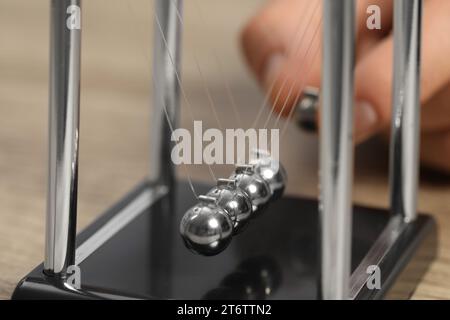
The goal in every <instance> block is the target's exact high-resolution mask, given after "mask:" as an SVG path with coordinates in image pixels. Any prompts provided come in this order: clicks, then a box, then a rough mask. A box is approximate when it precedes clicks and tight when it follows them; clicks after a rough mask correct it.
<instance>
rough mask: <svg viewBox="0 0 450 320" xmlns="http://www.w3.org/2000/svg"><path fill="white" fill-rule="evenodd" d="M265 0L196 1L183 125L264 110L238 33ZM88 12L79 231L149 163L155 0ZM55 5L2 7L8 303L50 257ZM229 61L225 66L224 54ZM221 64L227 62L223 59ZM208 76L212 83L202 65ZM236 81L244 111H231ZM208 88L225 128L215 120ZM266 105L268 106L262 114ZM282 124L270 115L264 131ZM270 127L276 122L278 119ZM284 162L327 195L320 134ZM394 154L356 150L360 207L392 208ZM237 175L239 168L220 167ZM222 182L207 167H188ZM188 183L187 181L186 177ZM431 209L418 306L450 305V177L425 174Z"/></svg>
mask: <svg viewBox="0 0 450 320" xmlns="http://www.w3.org/2000/svg"><path fill="white" fill-rule="evenodd" d="M263 2H264V1H262V0H246V1H238V0H232V1H231V0H229V1H219V0H208V1H205V0H193V1H192V2H191V1H189V2H186V7H185V16H186V18H185V23H184V50H183V62H184V63H183V64H184V65H183V88H184V90H185V92H186V96H187V98H188V100H189V103H186V101H183V107H182V117H181V126H183V127H186V128H190V127H191V126H192V118H191V113H192V115H193V117H194V119H196V120H202V121H203V125H204V127H219V128H220V127H222V128H235V127H240V126H242V127H244V128H246V127H249V126H251V125H252V123H253V121H254V119H255V116H256V114H257V113H258V111H259V110H260V108H261V107H262V105H263V103H264V96H263V93H262V92H261V91H260V89H259V88H258V86H257V84H256V83H255V81H254V79H253V78H252V76H251V75H250V73H249V72H248V69H247V67H246V66H245V64H244V63H243V60H242V57H241V54H240V51H239V46H238V35H239V30H240V28H242V26H243V24H244V23H245V21H246V20H247V19H248V18H249V17H250V16H251V15H252V14H253V13H254V12H255V11H256V10H257V9H258V8H259V7H260V5H261V4H262V3H263ZM83 4H84V8H83V54H82V56H83V65H82V93H81V141H80V178H79V179H80V180H79V201H78V204H79V214H78V230H81V229H82V228H84V227H85V226H86V225H87V224H89V223H90V222H91V221H93V219H95V218H96V217H97V216H98V215H99V214H100V213H101V212H102V211H104V210H105V209H106V208H108V207H109V206H110V205H111V204H113V203H114V202H115V201H117V200H118V199H120V197H121V196H122V195H124V194H125V193H126V192H127V191H128V190H129V189H130V188H132V187H133V186H134V185H135V184H136V183H137V182H138V181H140V180H141V179H142V178H143V177H144V176H145V175H146V174H147V170H148V167H149V163H148V158H149V157H148V153H149V151H148V150H149V149H148V145H149V120H150V118H151V95H152V92H151V91H152V90H151V60H152V53H151V41H152V34H153V27H152V17H153V1H148V0H89V1H84V3H83ZM48 17H49V1H47V0H33V1H30V0H0V298H3V299H8V298H9V297H10V296H11V293H12V291H13V290H14V287H15V285H16V284H17V282H18V281H19V280H20V279H21V277H23V276H24V275H25V274H26V273H27V272H28V271H30V270H31V269H32V268H33V267H34V266H36V265H37V264H39V263H40V262H41V261H42V260H43V252H44V220H45V199H46V175H47V166H46V156H47V109H48V48H49V37H48V35H49V20H48ZM216 57H218V59H217V58H216ZM218 60H219V62H220V63H218ZM196 61H197V62H198V64H199V65H200V68H201V70H202V74H203V78H204V79H202V77H201V76H200V73H199V71H198V69H197V63H196ZM226 83H228V84H229V87H230V91H231V92H232V94H233V97H234V99H235V101H236V104H237V106H238V108H239V109H238V112H239V115H238V116H236V115H235V114H234V113H233V112H232V108H231V103H230V99H229V97H228V95H227V90H226V89H225V88H226V85H225V84H226ZM205 84H206V85H207V88H208V90H209V91H210V92H211V96H212V97H213V102H214V105H215V107H216V110H217V114H218V118H219V122H220V123H217V120H216V118H215V117H214V116H213V113H212V112H211V110H212V109H211V105H210V101H209V100H208V96H207V92H206V89H205ZM263 107H264V106H263ZM268 117H271V115H270V113H269V110H268V108H266V107H264V110H263V114H262V117H261V121H260V123H258V124H257V125H258V126H259V127H263V126H264V121H265V120H266V119H267V118H268ZM269 119H270V121H269V127H280V128H282V127H283V126H284V125H285V122H284V120H282V121H281V122H280V123H279V124H277V125H275V121H274V117H273V116H272V117H271V118H269ZM281 158H282V161H283V163H284V164H285V166H286V168H287V170H288V173H289V185H288V190H287V191H288V193H290V194H298V195H308V196H316V195H317V137H315V136H313V135H308V134H305V133H303V132H301V131H300V130H298V129H297V128H296V127H295V126H294V125H293V124H288V127H287V130H286V134H285V135H283V136H282V141H281ZM387 158H388V154H387V152H386V147H385V146H383V144H382V143H379V142H377V141H372V142H369V143H367V144H365V145H363V146H360V147H358V148H357V151H356V165H355V166H356V168H355V186H354V200H355V201H356V202H358V203H362V204H367V205H371V206H378V207H386V206H387V202H388V201H387V199H388V182H387ZM213 170H214V175H215V176H217V177H226V176H228V175H229V173H230V170H231V169H230V167H229V166H214V167H213ZM188 171H189V174H190V175H191V176H192V177H194V178H195V179H198V180H202V181H206V182H211V183H212V181H213V180H212V177H211V175H210V174H209V172H208V170H207V169H206V168H205V167H204V166H190V167H188ZM179 174H180V176H184V175H185V174H186V172H185V171H183V170H180V172H179ZM419 205H420V209H421V211H424V212H430V213H431V214H433V215H434V217H435V218H436V219H437V221H438V224H439V230H440V233H439V239H440V248H439V256H438V259H437V260H436V261H435V262H434V263H433V265H432V266H431V268H430V270H429V271H428V273H427V274H426V275H425V277H424V279H423V282H422V283H421V284H420V285H419V287H418V288H417V291H416V293H415V294H414V297H413V298H416V299H449V298H450V233H449V229H450V181H449V178H448V177H447V178H445V177H442V176H439V175H431V174H424V175H423V176H422V179H421V189H420V197H419Z"/></svg>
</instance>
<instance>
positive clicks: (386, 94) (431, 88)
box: [355, 0, 450, 141]
mask: <svg viewBox="0 0 450 320" xmlns="http://www.w3.org/2000/svg"><path fill="white" fill-rule="evenodd" d="M449 12H450V1H447V0H430V1H427V2H425V6H424V21H423V32H422V34H423V37H422V38H423V41H422V42H423V43H422V73H421V79H420V80H421V97H420V100H421V103H422V105H425V106H426V105H427V102H428V101H429V100H430V99H431V98H432V97H433V96H434V95H435V94H437V93H438V92H439V91H440V90H442V88H443V87H444V86H446V85H447V84H448V83H449V81H450V60H449V59H448V54H449V52H450V37H448V30H450V19H448V13H449ZM392 61H393V37H392V36H390V37H387V38H385V39H383V40H382V41H381V42H380V43H379V44H378V45H377V46H376V47H375V48H373V49H372V50H371V52H370V53H368V54H367V55H365V56H364V57H363V59H361V60H360V61H359V63H358V64H357V66H356V70H355V84H356V88H355V90H356V99H357V108H358V106H364V108H360V109H361V110H364V111H363V114H362V118H363V119H364V120H363V125H357V126H356V127H355V135H356V139H357V140H359V141H362V140H364V139H366V138H368V137H370V136H371V135H373V134H375V133H377V132H379V131H380V130H383V129H385V128H386V127H389V126H390V122H391V101H392V98H391V94H392V71H391V70H392V65H393V62H392Z"/></svg>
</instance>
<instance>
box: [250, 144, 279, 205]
mask: <svg viewBox="0 0 450 320" xmlns="http://www.w3.org/2000/svg"><path fill="white" fill-rule="evenodd" d="M250 164H252V165H253V166H254V170H255V172H256V173H257V174H259V175H260V176H261V177H262V178H263V179H264V180H265V181H266V182H267V183H268V184H269V186H270V191H271V194H272V200H277V199H279V198H280V197H281V196H282V195H283V192H284V188H285V187H286V182H287V174H286V170H285V169H284V167H283V165H282V164H281V163H280V161H278V160H274V159H273V158H272V157H270V155H268V154H267V153H265V152H260V151H257V156H256V158H255V159H253V160H251V161H250Z"/></svg>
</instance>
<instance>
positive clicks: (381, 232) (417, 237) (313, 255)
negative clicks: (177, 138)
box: [12, 182, 437, 299]
mask: <svg viewBox="0 0 450 320" xmlns="http://www.w3.org/2000/svg"><path fill="white" fill-rule="evenodd" d="M195 188H196V189H197V190H198V191H199V192H200V193H203V192H204V191H205V192H206V191H207V190H209V187H208V186H206V185H202V184H196V185H195ZM195 200H196V199H194V197H193V196H192V193H191V192H190V189H189V187H188V185H187V184H186V183H185V182H180V183H178V184H177V187H175V188H174V190H173V192H172V193H167V189H165V188H160V187H155V186H151V185H149V184H148V183H142V184H141V185H139V186H138V187H137V188H136V189H135V190H134V191H132V192H131V193H130V194H129V195H127V196H126V197H125V198H124V199H123V200H122V201H120V202H119V203H118V204H116V205H115V206H114V207H113V208H111V209H110V210H109V211H107V212H106V213H105V214H104V215H103V216H101V217H100V218H99V219H98V220H97V221H96V222H94V223H93V224H92V225H91V226H89V227H88V228H87V229H86V230H84V231H83V232H81V234H79V235H78V237H77V255H76V262H77V264H78V265H79V267H80V270H81V289H79V290H77V289H75V288H72V287H70V286H69V285H67V284H64V283H63V282H62V280H61V279H56V278H53V277H48V276H46V275H45V274H44V273H43V265H39V266H38V267H37V268H36V269H34V270H33V271H32V272H31V273H30V274H29V275H28V276H26V277H25V278H24V279H23V280H22V281H21V282H20V283H19V284H18V286H17V288H16V290H15V292H14V294H13V296H12V298H13V299H123V298H125V299H127V298H131V299H132V298H148V299H316V298H317V297H318V290H317V283H318V281H317V277H318V271H319V263H318V258H319V245H318V240H319V237H318V235H319V233H318V230H319V224H318V223H319V222H318V207H317V201H315V200H308V199H300V198H292V197H284V198H282V199H280V200H278V201H277V202H274V203H273V204H271V206H270V207H269V209H268V210H267V211H266V212H265V214H264V215H263V216H262V217H261V218H260V219H257V220H254V221H252V223H250V225H249V227H248V229H247V230H246V231H245V232H243V233H242V234H240V235H238V236H236V239H235V241H234V242H233V243H232V244H231V245H230V247H229V248H228V249H227V250H225V251H224V252H223V253H221V254H219V255H217V256H214V257H203V256H198V255H195V254H193V253H191V252H189V251H188V250H187V249H186V248H185V246H184V244H183V242H182V239H181V237H180V236H179V232H178V226H179V220H180V219H181V217H182V215H183V213H184V212H185V211H186V209H187V208H188V207H190V206H192V205H194V203H195ZM169 211H170V212H169ZM170 217H174V218H173V219H170ZM393 221H394V222H393ZM353 231H354V232H353V236H352V241H353V245H352V270H353V274H352V277H351V279H350V287H351V288H350V294H351V296H350V297H349V298H350V299H382V298H401V299H404V298H409V297H410V296H411V295H412V293H413V292H414V290H415V288H416V285H417V284H418V282H419V281H420V279H421V277H422V275H423V274H424V272H425V271H426V270H427V268H428V265H429V263H430V262H431V261H432V260H433V259H434V257H435V254H436V247H437V241H436V225H435V222H434V220H433V218H431V217H430V216H426V215H419V217H418V219H417V220H416V221H414V222H412V223H410V224H406V223H404V222H402V221H400V222H398V221H397V222H395V217H394V218H392V215H390V214H389V213H388V212H386V210H379V209H371V208H364V207H359V206H355V207H354V219H353ZM371 248H372V249H371ZM370 265H375V266H378V267H379V269H380V275H381V288H380V289H377V288H372V289H369V287H371V286H370V285H369V286H368V285H367V283H366V282H367V279H368V278H369V274H368V273H367V268H366V267H367V266H370ZM372 284H373V283H372Z"/></svg>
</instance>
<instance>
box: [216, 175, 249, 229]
mask: <svg viewBox="0 0 450 320" xmlns="http://www.w3.org/2000/svg"><path fill="white" fill-rule="evenodd" d="M207 196H209V197H212V198H215V199H216V204H217V205H218V206H219V207H220V208H222V209H224V210H225V211H226V212H227V213H228V214H229V217H230V218H231V221H233V226H234V233H239V232H241V231H242V230H243V229H244V228H245V226H246V225H247V223H248V220H249V218H250V216H251V214H252V202H251V200H250V198H249V197H248V196H247V195H246V194H245V193H244V192H243V191H242V190H241V189H239V188H237V187H236V185H235V184H234V183H227V182H222V183H220V184H219V185H218V186H217V187H214V188H213V189H211V190H210V191H209V192H208V193H207Z"/></svg>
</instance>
